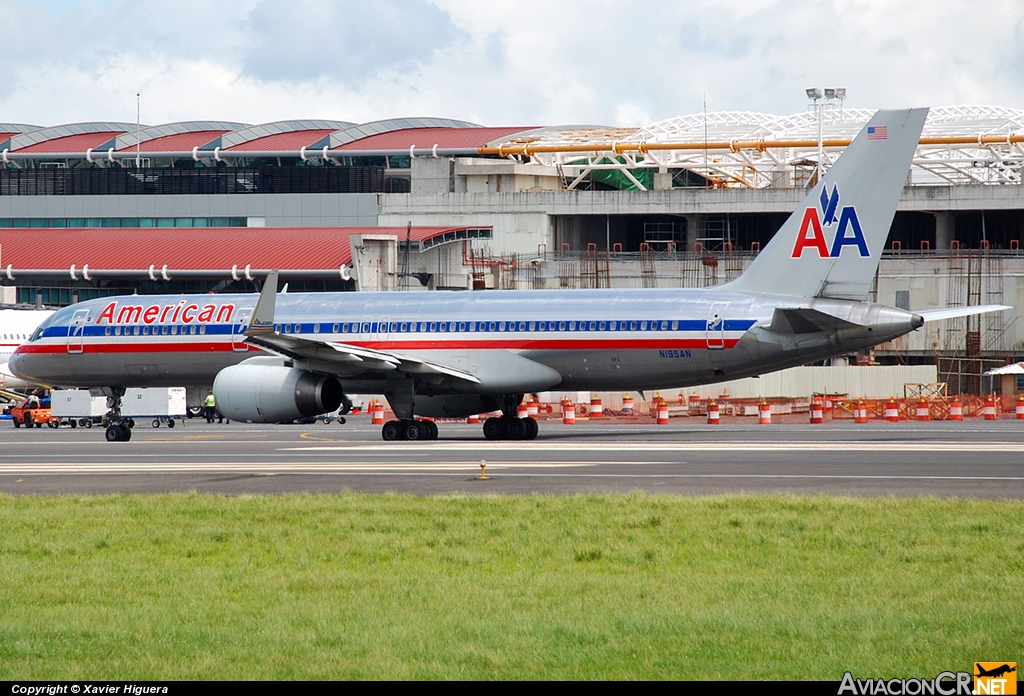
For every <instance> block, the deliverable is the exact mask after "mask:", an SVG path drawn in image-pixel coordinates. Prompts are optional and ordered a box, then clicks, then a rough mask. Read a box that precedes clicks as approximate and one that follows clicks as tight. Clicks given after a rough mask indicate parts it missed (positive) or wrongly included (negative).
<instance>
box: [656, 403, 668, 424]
mask: <svg viewBox="0 0 1024 696" xmlns="http://www.w3.org/2000/svg"><path fill="white" fill-rule="evenodd" d="M658 425H668V404H666V403H665V400H664V399H662V400H661V401H659V402H658Z"/></svg>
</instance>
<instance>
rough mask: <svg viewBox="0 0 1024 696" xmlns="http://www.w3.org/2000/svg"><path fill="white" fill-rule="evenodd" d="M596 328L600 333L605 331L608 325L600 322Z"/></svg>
mask: <svg viewBox="0 0 1024 696" xmlns="http://www.w3.org/2000/svg"><path fill="white" fill-rule="evenodd" d="M598 328H599V329H600V330H601V331H604V330H605V329H606V328H608V324H607V323H606V322H603V321H602V322H601V323H600V324H598Z"/></svg>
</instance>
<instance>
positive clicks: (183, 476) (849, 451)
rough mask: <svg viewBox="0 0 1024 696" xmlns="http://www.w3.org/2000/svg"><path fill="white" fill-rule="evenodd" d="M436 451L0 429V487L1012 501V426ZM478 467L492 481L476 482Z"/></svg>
mask: <svg viewBox="0 0 1024 696" xmlns="http://www.w3.org/2000/svg"><path fill="white" fill-rule="evenodd" d="M440 429H441V439H439V440H438V441H435V442H422V443H409V442H392V443H385V442H382V441H381V440H380V433H379V426H372V425H370V424H369V422H368V418H360V417H356V418H353V419H350V420H349V423H348V424H346V425H337V424H330V425H324V424H319V423H318V424H314V425H309V426H298V425H291V426H288V425H250V424H238V423H232V424H230V425H227V424H225V425H218V424H213V425H209V424H206V423H205V422H198V421H189V422H188V423H187V426H186V427H181V426H179V427H177V428H174V429H167V428H159V429H153V428H150V427H148V426H145V425H144V424H142V423H140V424H139V425H138V426H137V427H136V428H135V430H134V434H133V437H132V440H131V442H128V443H108V442H106V441H105V440H104V438H103V431H102V430H99V429H89V430H86V429H75V430H71V429H66V428H62V429H59V430H55V429H50V428H42V429H33V430H29V431H26V430H24V429H15V428H14V427H13V426H12V425H11V424H10V422H0V448H2V449H0V492H3V493H7V494H14V495H38V494H77V493H81V494H102V493H114V492H167V491H201V492H211V493H220V494H228V495H239V494H279V493H295V492H334V491H342V490H352V491H365V492H384V491H394V492H400V493H410V494H415V495H431V494H441V493H466V494H525V493H557V494H564V493H589V492H612V491H616V492H629V491H648V492H657V493H671V494H681V495H700V494H713V493H725V492H761V493H767V492H789V493H798V494H813V493H832V494H846V495H867V496H885V495H895V496H917V495H935V496H943V497H952V496H955V497H979V498H1017V499H1021V498H1024V423H1020V422H1018V421H1009V420H1003V421H965V422H962V423H951V422H935V423H900V424H890V423H871V424H867V425H859V424H853V423H850V422H846V421H843V422H833V423H829V424H825V425H768V426H761V425H756V424H755V423H753V422H751V423H750V424H746V423H742V424H734V425H720V426H709V425H706V424H703V423H699V422H698V423H693V422H690V421H688V420H682V419H680V420H679V421H678V422H677V421H673V422H672V424H670V425H668V426H658V425H625V424H616V423H593V422H591V423H578V424H577V425H575V426H563V425H561V424H559V423H557V422H541V434H540V436H539V437H538V438H537V439H536V440H534V441H531V442H503V441H499V442H489V441H487V440H484V439H483V436H482V434H481V433H480V429H479V426H469V425H462V424H447V423H442V424H441V425H440ZM481 463H485V464H486V473H487V476H488V480H479V478H478V477H479V476H480V465H481Z"/></svg>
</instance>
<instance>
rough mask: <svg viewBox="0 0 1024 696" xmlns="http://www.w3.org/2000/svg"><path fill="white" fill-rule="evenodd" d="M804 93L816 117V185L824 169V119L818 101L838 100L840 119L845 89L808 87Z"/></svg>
mask: <svg viewBox="0 0 1024 696" xmlns="http://www.w3.org/2000/svg"><path fill="white" fill-rule="evenodd" d="M805 91H806V92H807V98H808V99H810V100H811V101H812V102H814V110H815V111H816V112H817V116H818V163H817V167H816V168H815V183H817V182H818V181H821V177H822V175H823V174H824V168H823V166H822V158H823V157H824V153H823V150H824V148H823V140H822V121H823V120H824V119H823V116H822V113H821V108H822V106H823V105H822V104H819V103H818V100H820V99H821V98H822V97H824V98H825V99H828V100H829V102H831V101H832V100H833V99H838V100H839V114H840V118H842V113H843V101H844V100H845V99H846V88H845V87H826V88H825V89H822V88H821V87H808V88H807V89H806V90H805ZM833 114H835V112H833Z"/></svg>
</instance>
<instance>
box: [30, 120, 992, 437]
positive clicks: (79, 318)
mask: <svg viewBox="0 0 1024 696" xmlns="http://www.w3.org/2000/svg"><path fill="white" fill-rule="evenodd" d="M926 114H927V109H909V110H900V111H879V112H878V113H876V114H875V115H874V116H873V117H872V118H871V120H870V121H869V122H868V124H867V125H866V126H865V127H864V129H863V130H862V131H861V132H860V134H859V135H858V136H857V137H856V138H855V139H854V141H853V142H852V143H851V144H850V146H849V147H848V148H847V150H846V151H845V152H844V153H843V155H842V156H841V157H840V158H839V160H838V161H837V162H836V164H835V165H834V166H833V167H832V168H831V169H830V170H829V171H828V172H827V173H826V174H825V176H824V177H823V178H822V181H821V182H820V183H818V184H817V185H816V186H815V187H814V188H813V189H811V190H810V192H809V194H808V195H807V197H806V199H805V200H804V202H803V203H802V204H801V205H800V206H799V207H798V208H797V210H796V212H794V213H793V214H792V215H791V216H790V218H789V219H788V220H787V221H786V222H785V223H784V224H783V226H782V228H781V229H780V230H779V231H778V233H777V234H776V235H775V237H774V238H773V239H772V240H771V242H770V243H769V244H767V245H766V246H765V248H764V250H763V251H762V252H761V253H760V255H758V257H757V258H756V259H755V260H754V261H753V263H752V264H751V265H750V266H749V268H748V269H747V270H746V271H745V272H744V273H743V274H742V275H741V276H740V277H739V278H737V279H735V280H733V281H731V282H729V283H725V284H723V285H719V286H716V287H711V288H702V289H599V290H522V291H519V290H510V291H489V292H460V293H440V292H430V293H426V292H423V293H400V292H380V293H377V292H367V293H308V294H306V293H304V294H281V295H278V294H277V272H276V271H272V272H271V273H270V274H269V275H268V277H267V279H266V282H265V284H264V287H263V291H262V293H260V295H258V296H257V295H187V296H152V297H145V298H143V297H138V296H132V297H125V298H120V299H114V298H107V299H101V300H92V301H89V302H83V303H80V304H77V305H73V306H71V307H67V308H64V309H62V310H60V311H58V312H57V313H56V314H54V315H53V316H52V317H50V319H49V320H47V321H46V322H45V323H44V324H43V325H42V326H41V327H40V328H39V329H38V330H37V331H36V332H35V333H34V334H33V335H32V338H31V340H30V341H29V342H28V343H26V344H25V345H23V346H22V347H20V348H19V349H18V351H17V352H16V354H15V355H14V357H13V359H12V361H11V366H12V368H13V369H14V371H15V372H16V373H17V374H18V375H20V376H21V377H23V378H24V379H33V380H42V381H46V382H50V383H57V384H62V385H67V386H76V385H78V386H88V387H97V386H103V387H104V388H105V390H106V391H107V393H108V394H109V395H110V396H111V403H112V404H113V406H112V409H111V413H110V415H109V423H110V425H109V427H108V428H107V433H106V435H107V439H108V440H111V441H123V440H127V439H128V438H129V437H130V436H131V432H130V430H129V429H128V428H127V427H126V426H125V425H124V419H123V418H121V416H120V409H119V406H120V403H119V397H120V395H122V394H123V393H124V389H125V388H126V387H146V386H180V385H182V384H185V385H202V384H211V383H212V385H213V391H214V395H215V396H216V399H217V404H218V407H219V409H220V410H221V411H222V412H223V413H224V415H225V416H227V417H229V418H232V419H235V420H243V421H254V422H276V421H282V420H292V419H294V418H298V417H301V416H312V415H316V414H320V413H325V412H328V411H331V410H334V409H336V408H338V406H339V405H340V404H342V403H344V401H345V399H346V396H345V394H346V393H350V394H351V393H383V394H384V395H385V396H386V397H387V399H388V401H389V402H390V404H391V407H392V409H393V410H394V412H395V415H396V416H397V418H398V420H394V421H390V422H388V423H386V424H385V425H384V427H383V429H382V431H381V432H382V436H383V438H384V439H385V440H399V439H401V440H426V439H433V438H436V437H437V426H435V425H434V424H433V423H432V422H430V421H419V420H415V419H414V416H417V415H418V416H435V417H441V416H449V417H460V416H466V415H472V414H476V413H483V412H487V411H493V410H500V411H501V412H502V413H503V414H504V415H503V416H502V417H501V418H490V419H487V420H486V421H485V423H484V425H483V431H484V435H485V436H486V437H487V438H488V439H501V438H504V439H532V438H534V437H536V435H537V424H536V422H535V421H533V420H532V419H519V418H517V417H516V409H517V405H518V404H519V402H520V401H521V400H522V398H523V396H524V395H525V394H528V393H531V392H538V391H547V390H552V389H564V390H592V391H593V390H645V389H656V388H669V387H681V386H684V387H685V386H689V385H696V384H706V383H711V382H718V381H724V380H731V379H736V378H739V377H747V376H752V375H758V374H761V373H764V372H771V371H774V370H781V369H783V368H787V367H792V366H795V365H801V364H805V363H808V362H813V361H816V360H822V359H824V358H828V357H831V356H835V355H839V354H843V353H848V352H852V351H857V350H861V349H864V348H868V347H870V346H873V345H876V344H878V343H882V342H884V341H888V340H891V339H893V338H896V337H897V336H902V335H903V334H906V333H908V332H910V331H913V330H915V329H917V328H919V327H921V326H922V325H923V324H924V322H925V321H930V320H938V319H946V318H951V317H953V316H962V315H964V314H970V313H976V312H982V311H995V310H997V309H1004V307H1001V306H988V307H964V308H952V309H941V310H936V311H931V312H916V313H914V312H908V311H904V310H902V309H897V308H895V307H889V306H886V305H882V304H878V303H873V302H867V301H866V298H867V295H868V290H869V288H870V285H871V282H872V280H873V278H874V275H875V270H876V268H877V266H878V260H879V257H880V255H881V252H882V247H883V245H884V244H885V240H886V237H887V235H888V231H889V227H890V225H891V223H892V218H893V215H894V213H895V210H896V204H897V202H898V200H899V196H900V192H901V191H902V189H903V185H904V182H905V181H906V178H907V172H908V170H909V168H910V163H911V158H912V156H913V154H914V151H915V148H916V145H917V142H918V139H919V137H920V134H921V129H922V127H923V125H924V121H925V116H926Z"/></svg>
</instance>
